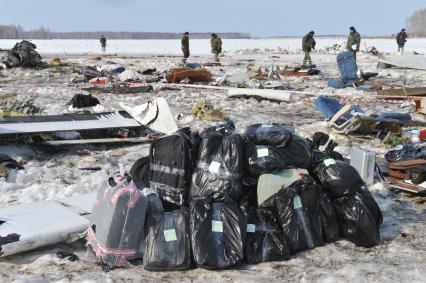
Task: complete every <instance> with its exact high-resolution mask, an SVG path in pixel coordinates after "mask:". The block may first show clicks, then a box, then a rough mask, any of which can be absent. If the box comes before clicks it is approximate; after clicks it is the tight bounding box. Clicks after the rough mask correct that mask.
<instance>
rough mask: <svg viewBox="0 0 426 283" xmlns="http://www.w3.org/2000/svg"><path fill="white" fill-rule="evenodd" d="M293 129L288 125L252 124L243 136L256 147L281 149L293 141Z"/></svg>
mask: <svg viewBox="0 0 426 283" xmlns="http://www.w3.org/2000/svg"><path fill="white" fill-rule="evenodd" d="M293 133H294V127H293V126H291V125H288V124H278V123H272V124H254V125H250V126H247V127H246V128H245V130H244V132H243V134H242V135H243V136H244V137H245V138H246V139H247V140H248V141H249V142H251V143H253V144H256V145H270V146H274V147H277V148H282V147H285V146H287V145H289V144H290V143H291V142H292V141H293Z"/></svg>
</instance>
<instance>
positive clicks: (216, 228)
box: [212, 220, 223, 233]
mask: <svg viewBox="0 0 426 283" xmlns="http://www.w3.org/2000/svg"><path fill="white" fill-rule="evenodd" d="M212 232H218V233H223V222H222V221H216V220H212Z"/></svg>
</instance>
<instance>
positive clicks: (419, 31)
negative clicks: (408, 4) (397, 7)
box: [407, 9, 426, 36]
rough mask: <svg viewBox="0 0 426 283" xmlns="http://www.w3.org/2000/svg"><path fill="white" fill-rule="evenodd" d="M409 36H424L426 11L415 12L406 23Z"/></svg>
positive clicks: (425, 33) (425, 31)
mask: <svg viewBox="0 0 426 283" xmlns="http://www.w3.org/2000/svg"><path fill="white" fill-rule="evenodd" d="M407 27H408V31H409V32H410V34H411V36H426V9H423V10H418V11H415V12H414V14H413V15H412V16H411V17H410V18H409V19H408V21H407Z"/></svg>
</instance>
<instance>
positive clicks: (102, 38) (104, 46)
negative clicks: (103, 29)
mask: <svg viewBox="0 0 426 283" xmlns="http://www.w3.org/2000/svg"><path fill="white" fill-rule="evenodd" d="M99 41H100V42H101V47H102V52H105V51H106V44H107V40H106V38H105V36H104V35H101V39H100V40H99Z"/></svg>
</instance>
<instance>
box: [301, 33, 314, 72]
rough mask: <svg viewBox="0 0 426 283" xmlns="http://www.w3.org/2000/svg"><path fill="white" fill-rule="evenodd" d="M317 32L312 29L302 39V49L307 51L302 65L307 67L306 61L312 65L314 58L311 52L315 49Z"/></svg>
mask: <svg viewBox="0 0 426 283" xmlns="http://www.w3.org/2000/svg"><path fill="white" fill-rule="evenodd" d="M314 35H315V32H313V31H310V32H309V33H308V34H307V35H305V36H304V37H303V40H302V50H303V52H305V58H303V64H302V66H303V67H305V66H306V63H308V64H309V65H312V59H311V52H312V49H315V45H316V42H315V39H314Z"/></svg>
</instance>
